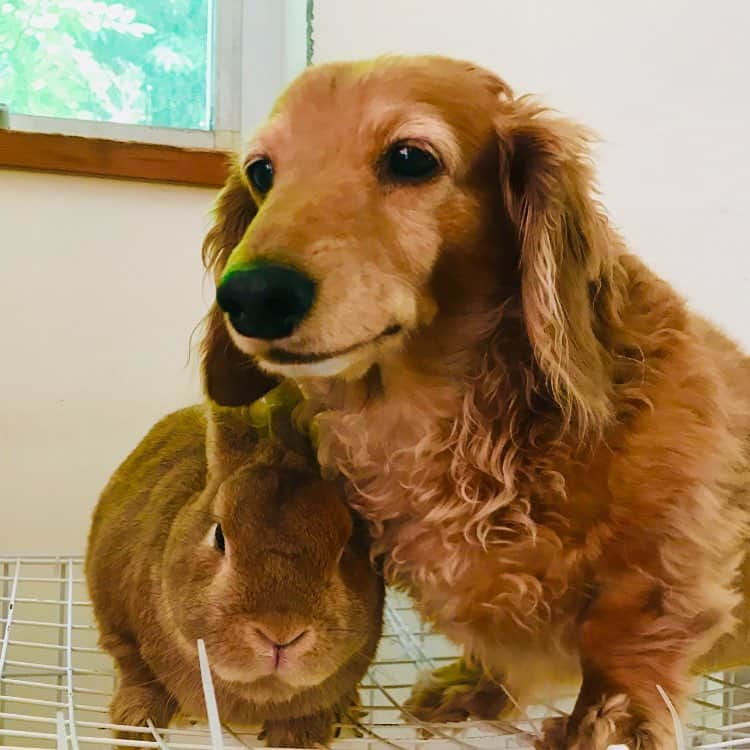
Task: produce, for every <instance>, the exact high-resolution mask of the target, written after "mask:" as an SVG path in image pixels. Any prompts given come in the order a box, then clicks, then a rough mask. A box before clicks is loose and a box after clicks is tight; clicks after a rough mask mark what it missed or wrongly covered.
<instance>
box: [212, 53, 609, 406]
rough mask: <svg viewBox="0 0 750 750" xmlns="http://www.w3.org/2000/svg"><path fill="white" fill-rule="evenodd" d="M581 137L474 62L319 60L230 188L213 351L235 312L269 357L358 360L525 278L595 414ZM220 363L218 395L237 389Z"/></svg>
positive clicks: (521, 296)
mask: <svg viewBox="0 0 750 750" xmlns="http://www.w3.org/2000/svg"><path fill="white" fill-rule="evenodd" d="M586 145H587V141H586V135H585V133H583V132H582V131H581V130H580V129H579V128H577V127H575V126H573V125H570V124H568V123H566V122H564V121H561V120H557V119H553V118H550V117H548V116H547V115H546V114H545V113H544V111H543V110H541V109H540V108H538V107H536V106H535V105H534V104H533V103H532V102H530V101H528V100H527V99H524V98H521V99H517V98H514V96H513V94H512V92H511V90H510V89H509V87H508V86H507V85H506V84H505V83H504V82H503V81H502V80H500V79H499V78H497V77H496V76H494V75H493V74H491V73H489V72H487V71H485V70H482V69H480V68H478V67H476V66H474V65H471V64H469V63H464V62H459V61H454V60H449V59H445V58H436V57H419V58H382V59H378V60H375V61H371V62H364V63H350V64H334V65H326V66H321V67H318V68H312V69H310V70H308V71H307V72H306V73H304V74H303V75H302V76H301V77H300V78H299V79H298V80H297V81H296V82H295V83H294V84H293V85H292V86H291V87H290V88H289V90H288V91H287V92H286V93H285V94H284V95H283V96H282V97H281V99H280V100H279V102H278V103H277V105H276V107H275V109H274V111H273V112H272V114H271V116H270V118H269V120H268V122H267V123H266V125H265V126H263V127H262V128H261V129H260V131H259V132H258V133H257V134H256V136H255V137H254V138H253V139H252V141H251V142H250V144H249V145H248V147H247V148H246V150H245V151H244V154H243V155H242V157H241V159H240V160H239V161H238V162H237V163H236V164H235V165H234V166H233V169H232V171H231V174H230V176H229V179H228V182H227V184H226V186H225V188H224V190H223V191H222V193H221V195H220V197H219V200H218V204H217V211H216V216H217V221H216V224H215V225H214V227H213V228H212V229H211V231H210V233H209V235H208V237H207V239H206V244H205V247H204V255H205V261H206V263H207V265H208V266H209V268H211V269H212V270H213V272H214V275H215V279H216V282H217V302H218V306H217V307H216V308H214V310H213V312H212V314H211V318H210V322H209V337H208V339H207V341H209V343H208V345H207V346H206V347H205V358H206V362H207V364H208V367H209V369H210V368H211V367H212V366H214V365H213V364H212V360H214V359H216V358H218V359H221V358H226V356H227V347H226V343H227V342H226V332H227V331H228V333H229V335H230V336H231V339H232V341H233V342H234V345H235V346H236V347H237V349H239V350H240V351H241V352H244V353H245V354H249V355H251V356H252V357H254V358H255V360H256V361H257V362H258V363H259V364H260V366H261V367H262V368H263V369H264V370H266V371H267V372H270V373H273V374H276V375H282V376H287V377H293V378H309V377H341V378H350V379H352V378H359V377H361V376H362V375H363V374H364V373H366V372H367V371H368V370H369V369H370V368H371V366H372V365H374V364H378V363H379V364H385V363H387V361H388V359H389V357H393V356H395V355H396V353H397V352H399V351H400V350H402V348H403V347H404V346H405V345H406V342H408V341H409V340H416V339H418V338H419V336H420V333H422V332H424V331H427V330H430V329H432V330H434V328H435V327H436V326H439V325H440V320H441V316H442V317H451V316H452V318H453V319H454V321H455V320H456V319H460V318H461V316H465V317H466V318H467V319H468V317H469V316H471V315H472V314H475V313H481V312H482V311H486V310H487V309H490V308H492V307H493V306H495V307H499V306H501V305H503V304H506V303H507V301H508V299H509V298H514V299H516V300H517V301H518V309H519V310H520V311H521V314H522V319H523V331H524V332H525V335H526V338H527V341H528V344H529V351H530V352H531V355H532V358H533V360H534V363H535V366H536V367H538V369H539V370H540V372H541V373H542V374H543V377H544V379H545V381H546V383H547V384H548V386H549V388H550V392H551V393H552V394H553V396H554V397H555V399H556V400H558V401H559V402H560V403H561V404H562V405H563V406H565V407H566V408H567V409H568V410H569V411H571V412H572V411H575V408H576V407H578V410H579V411H580V412H581V415H582V416H583V417H588V418H597V417H599V416H601V413H603V410H605V409H606V408H607V393H606V388H605V387H604V385H603V383H604V382H605V380H606V379H605V378H604V377H603V375H602V368H603V366H604V364H603V353H602V351H601V347H600V345H599V343H598V341H597V338H596V335H595V331H594V327H595V323H594V314H593V301H592V298H593V292H595V291H596V289H598V288H599V286H600V285H601V283H602V278H603V268H604V265H605V262H606V257H607V248H606V245H607V242H608V239H607V238H608V232H607V227H606V220H605V219H604V217H603V216H602V215H601V214H600V212H599V211H598V210H597V206H596V204H595V202H594V200H593V198H592V195H591V192H592V189H591V187H592V186H591V171H590V168H589V166H588V161H587V148H586ZM215 366H217V367H218V364H216V365H215ZM222 373H223V375H222V385H221V387H219V386H217V387H216V388H214V389H213V392H211V393H210V395H211V396H212V397H213V398H214V399H215V400H217V401H219V402H222V401H226V400H230V401H234V400H236V399H234V398H231V399H227V398H225V397H224V394H222V392H221V390H222V388H224V387H227V388H228V389H229V390H230V391H231V390H232V389H233V388H236V383H235V384H232V383H231V378H227V377H226V367H225V368H224V369H223V370H222ZM227 383H229V385H227ZM209 390H211V389H210V388H209Z"/></svg>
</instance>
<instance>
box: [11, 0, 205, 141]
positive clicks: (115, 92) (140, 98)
mask: <svg viewBox="0 0 750 750" xmlns="http://www.w3.org/2000/svg"><path fill="white" fill-rule="evenodd" d="M209 14H213V2H212V0H124V2H108V1H99V2H96V1H94V0H0V102H5V103H6V104H8V105H9V108H10V111H11V113H14V112H15V113H21V114H29V115H44V116H48V117H71V118H78V119H87V120H105V121H112V122H121V123H130V124H139V125H154V126H158V127H173V128H199V129H210V128H211V106H210V105H211V98H212V96H211V91H210V75H207V74H208V73H210V64H211V63H210V61H211V58H212V52H211V45H212V43H213V39H212V38H211V36H212V32H211V25H212V24H211V18H210V16H209Z"/></svg>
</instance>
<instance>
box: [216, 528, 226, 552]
mask: <svg viewBox="0 0 750 750" xmlns="http://www.w3.org/2000/svg"><path fill="white" fill-rule="evenodd" d="M214 547H215V548H216V549H217V550H219V552H221V554H222V555H223V554H224V552H225V551H226V542H225V541H224V532H223V531H222V530H221V524H220V523H217V524H216V526H215V527H214Z"/></svg>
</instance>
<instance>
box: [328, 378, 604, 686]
mask: <svg viewBox="0 0 750 750" xmlns="http://www.w3.org/2000/svg"><path fill="white" fill-rule="evenodd" d="M463 398H464V394H463V393H462V392H461V390H460V389H458V388H456V387H455V386H445V385H440V384H439V383H431V384H428V385H427V386H425V385H424V384H421V387H419V386H417V387H415V384H414V383H412V384H411V387H410V386H409V383H404V384H403V387H402V388H400V389H398V390H396V391H395V392H394V393H392V394H389V397H388V399H387V400H385V399H374V400H371V401H367V400H364V399H363V397H362V394H356V393H355V392H354V389H353V386H350V387H349V389H348V391H347V392H346V393H345V394H342V393H341V392H340V391H339V392H338V393H336V394H334V393H332V392H329V393H327V394H326V398H325V405H324V407H323V411H321V412H320V413H319V414H318V416H317V420H318V427H319V438H320V443H319V459H320V462H321V465H322V466H324V467H331V468H333V469H335V470H336V471H338V472H341V473H342V474H344V475H345V476H346V477H348V478H349V479H350V480H351V485H350V494H351V502H352V504H353V505H354V506H355V507H356V508H357V510H359V511H360V512H361V513H362V514H363V515H364V516H365V517H366V518H367V519H368V520H369V521H370V524H371V527H372V529H373V533H374V537H375V542H374V550H375V553H376V554H383V555H384V556H385V565H386V574H387V577H388V579H389V581H390V582H391V583H392V584H395V585H397V586H399V587H400V588H402V589H405V590H407V591H408V592H409V593H410V594H412V595H413V596H414V598H415V600H416V602H417V606H418V608H419V609H420V611H421V613H422V614H423V616H425V617H426V618H427V619H429V620H431V621H432V622H434V623H435V624H436V625H437V626H438V628H439V629H440V630H441V631H442V632H444V633H445V634H446V635H448V636H449V637H451V638H452V639H454V640H455V641H457V642H458V643H460V644H461V645H462V646H464V648H465V649H466V650H467V651H468V652H470V653H472V654H474V655H476V656H477V657H479V658H481V659H482V660H484V661H485V662H487V663H488V665H492V664H493V663H501V664H502V667H503V669H504V670H507V669H508V662H509V660H511V657H512V656H513V655H514V652H515V653H517V651H518V644H519V643H523V645H524V651H525V655H526V656H528V657H529V658H531V656H532V655H533V654H534V653H536V654H537V655H538V657H539V659H538V661H540V662H545V663H546V664H547V665H548V666H551V663H552V662H554V661H557V662H558V663H559V662H560V661H564V662H566V663H567V662H570V661H571V660H572V656H573V653H574V650H575V649H574V644H573V641H572V631H571V630H570V628H571V626H572V624H573V622H574V621H575V615H576V613H577V611H578V610H580V609H581V607H582V606H583V605H584V603H585V600H586V585H585V578H586V569H587V561H589V560H590V559H591V556H592V555H596V554H597V553H598V550H600V549H601V545H602V540H601V539H598V538H597V528H596V524H595V523H590V524H588V527H587V531H586V532H585V533H581V530H580V529H571V528H570V522H569V520H566V519H564V518H563V517H562V516H561V515H560V514H559V513H558V512H556V511H555V509H556V508H557V509H559V507H560V506H559V503H560V502H566V482H565V479H564V478H563V476H562V475H561V474H560V473H559V472H558V471H557V469H553V468H552V465H553V464H554V463H556V461H555V459H556V457H555V456H548V457H547V459H546V460H541V461H538V462H537V464H536V465H535V466H533V467H532V466H529V467H527V471H528V473H529V477H530V478H531V477H532V476H533V484H534V489H533V492H532V489H531V485H532V483H531V482H530V481H529V482H527V481H526V478H525V476H524V472H523V471H519V470H518V469H517V468H511V464H512V463H514V464H515V465H517V464H518V463H519V462H518V460H517V456H514V459H516V460H515V461H514V462H511V461H510V459H509V458H508V457H507V455H506V456H503V453H502V451H500V450H499V447H498V446H499V445H501V444H502V443H503V436H502V435H501V434H498V433H491V434H488V435H487V437H486V445H484V446H483V445H482V444H481V443H476V444H473V445H472V446H471V450H470V451H467V446H466V445H465V436H464V438H462V436H461V433H462V432H465V431H466V430H467V425H466V424H460V420H462V419H463V418H464V412H465V409H464V407H463V405H462V401H463ZM331 405H333V406H334V407H338V408H333V409H331V408H330V406H331ZM456 415H460V416H459V417H456ZM468 429H469V430H470V427H468ZM506 449H507V451H508V452H511V451H512V450H513V448H512V446H507V447H506ZM485 464H497V465H500V466H503V465H505V471H506V476H504V477H500V478H498V476H496V475H495V476H490V475H489V473H488V472H487V471H486V466H485ZM540 479H545V480H546V481H544V482H540ZM540 486H541V487H543V490H542V492H543V493H544V494H546V495H547V496H546V497H542V496H541V495H540V489H539V488H540ZM505 644H507V646H506V645H505ZM506 648H507V652H506ZM523 669H524V670H526V671H528V670H530V669H531V667H530V665H529V664H528V663H526V664H525V665H524V666H523Z"/></svg>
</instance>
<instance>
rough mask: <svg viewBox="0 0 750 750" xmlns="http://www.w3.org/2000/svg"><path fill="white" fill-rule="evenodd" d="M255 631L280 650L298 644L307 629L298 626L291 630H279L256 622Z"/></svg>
mask: <svg viewBox="0 0 750 750" xmlns="http://www.w3.org/2000/svg"><path fill="white" fill-rule="evenodd" d="M255 632H256V633H257V634H258V635H259V636H260V637H261V638H262V639H263V640H265V641H267V642H268V643H269V645H271V646H273V647H274V648H276V649H278V650H279V651H281V650H282V649H285V648H289V647H290V646H294V645H296V644H299V643H300V642H301V641H302V640H303V639H304V638H305V636H307V634H308V633H309V630H308V629H307V628H299V629H296V630H293V631H289V630H281V631H280V630H277V629H276V628H272V627H269V626H268V625H266V624H263V625H260V624H258V625H255Z"/></svg>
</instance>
